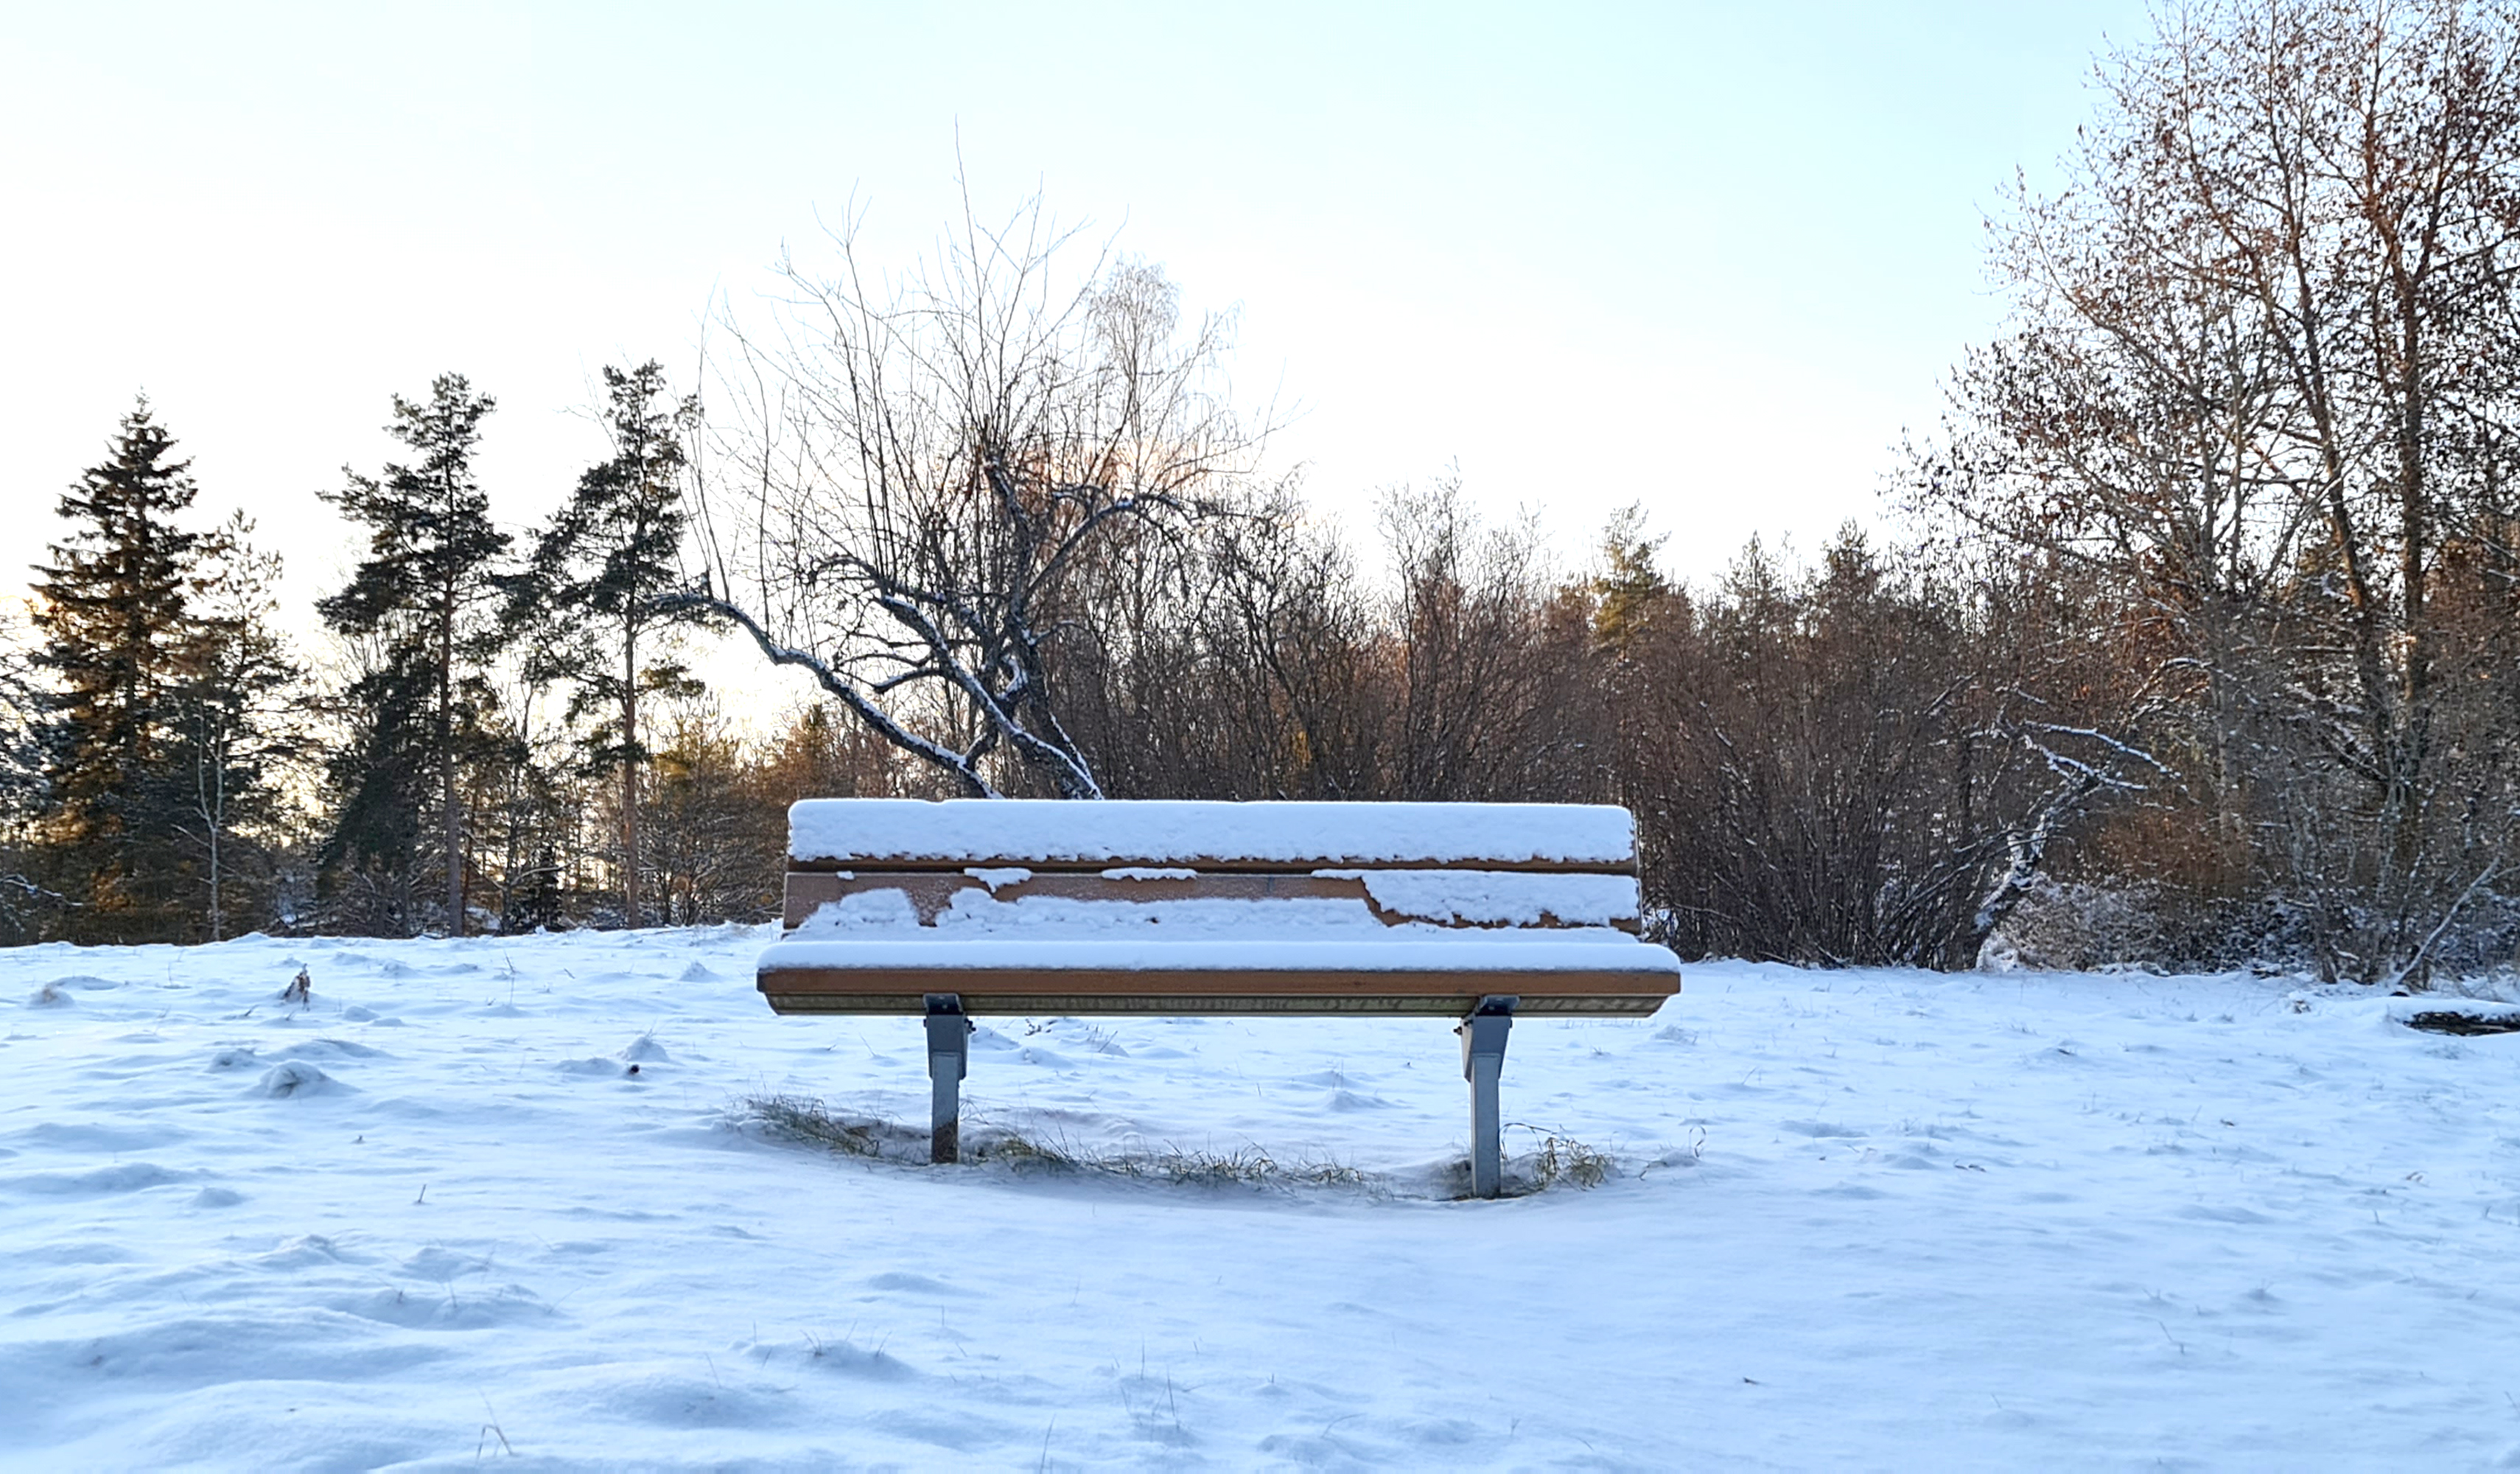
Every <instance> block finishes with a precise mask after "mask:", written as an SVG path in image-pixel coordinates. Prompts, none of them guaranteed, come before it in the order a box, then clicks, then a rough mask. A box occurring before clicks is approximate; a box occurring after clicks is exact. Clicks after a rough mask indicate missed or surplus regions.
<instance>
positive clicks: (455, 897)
mask: <svg viewBox="0 0 2520 1474" xmlns="http://www.w3.org/2000/svg"><path fill="white" fill-rule="evenodd" d="M495 403H496V401H494V400H492V399H491V398H490V396H488V395H487V394H476V393H474V392H472V385H471V384H470V383H468V382H466V380H465V379H464V377H463V376H462V375H460V374H441V375H439V376H438V377H437V379H436V380H435V381H434V382H433V383H431V384H430V386H429V397H428V399H427V402H425V403H414V402H412V401H410V400H408V399H405V398H403V397H402V396H400V395H398V394H397V395H396V396H395V397H394V401H393V421H392V423H390V424H389V425H387V426H386V427H385V430H386V433H387V434H389V435H391V436H392V437H393V438H395V439H397V440H400V441H401V442H402V443H403V444H405V445H407V446H409V447H411V449H412V450H413V451H414V452H416V453H417V455H418V462H417V464H415V465H409V466H405V465H397V464H388V465H387V466H386V467H385V468H384V474H383V475H382V477H375V478H371V477H366V476H361V475H359V474H358V473H356V472H353V471H350V470H348V468H346V467H345V468H343V474H344V475H345V476H346V477H347V478H348V482H347V484H345V485H344V486H343V487H342V488H341V489H340V490H338V491H333V492H328V493H326V494H325V499H326V500H328V501H330V502H332V503H333V504H334V505H335V506H337V507H339V508H340V509H341V512H342V514H343V515H344V516H346V517H348V518H349V519H350V520H351V521H353V522H357V523H361V524H364V525H365V526H366V527H367V528H368V529H369V540H368V546H369V556H368V558H367V561H365V562H363V563H361V564H360V565H359V567H358V570H357V572H356V573H354V574H353V575H352V576H351V577H350V582H349V584H348V586H346V587H344V588H343V589H341V590H340V591H339V592H338V593H336V594H333V595H331V596H330V597H328V598H325V599H323V600H322V601H320V602H319V603H318V604H317V605H316V610H317V612H318V613H319V614H321V615H322V616H323V618H324V622H326V623H327V624H328V625H330V626H331V627H332V628H333V629H334V630H335V631H336V632H337V633H339V634H342V635H345V636H348V637H351V638H353V639H374V640H375V641H377V642H378V645H377V648H376V650H375V652H374V654H375V656H376V657H377V658H376V659H375V660H373V661H372V662H371V664H370V668H369V669H368V670H366V671H365V672H364V673H363V674H362V675H361V676H360V678H359V679H358V680H357V681H356V682H355V683H353V685H352V686H351V688H350V690H349V692H348V693H347V695H348V697H349V700H350V702H351V704H352V705H353V706H354V707H355V708H357V709H358V710H359V711H360V713H361V715H362V721H361V730H360V731H358V732H357V733H356V735H355V740H354V743H353V745H352V746H351V747H350V748H348V749H346V750H345V751H344V753H343V754H341V755H340V757H339V758H338V759H337V761H336V762H335V764H334V772H335V775H336V778H337V780H342V781H343V783H344V788H343V794H344V797H343V804H342V808H341V812H340V816H339V818H338V820H337V823H336V826H335V833H334V840H333V844H332V846H331V847H330V848H331V850H332V852H333V853H334V854H335V855H336V857H341V856H364V857H366V858H368V859H371V860H379V859H382V860H384V861H386V862H388V863H391V864H397V865H399V866H401V867H402V869H401V875H402V878H403V883H404V884H406V885H407V884H408V872H409V868H410V866H411V865H412V864H413V862H414V861H415V859H416V851H417V849H418V845H417V840H418V835H419V830H420V817H419V813H418V809H419V807H420V806H421V805H422V804H423V803H424V802H426V801H425V800H424V798H423V794H424V793H425V792H426V791H427V790H428V789H432V788H433V789H434V791H435V792H434V796H433V797H434V799H435V803H436V808H437V812H436V815H435V818H436V831H437V833H436V840H437V845H438V850H439V858H440V862H441V863H442V864H443V866H444V870H445V876H444V878H445V886H446V890H445V898H446V899H445V905H446V926H447V929H448V931H449V932H450V933H451V934H453V935H455V936H462V935H463V933H464V930H465V901H464V881H465V874H464V871H465V811H464V803H463V790H462V781H461V780H462V769H463V766H464V763H465V760H466V759H467V758H468V756H470V755H471V754H472V751H473V750H474V749H477V748H478V747H480V746H482V745H483V744H484V743H485V742H486V741H488V740H489V739H488V738H487V737H486V735H485V734H484V732H483V731H482V724H481V720H480V717H481V712H482V708H483V707H484V705H486V703H487V699H488V698H487V679H486V676H485V675H484V673H483V668H484V666H485V665H486V664H487V663H488V661H489V660H491V659H492V658H493V657H494V656H495V655H496V654H497V652H498V649H499V647H500V645H501V644H502V643H503V637H502V635H501V633H500V631H499V628H498V623H497V621H496V619H495V615H496V612H497V611H496V600H497V598H498V596H499V590H500V587H501V582H500V579H501V572H500V561H501V559H502V558H503V557H504V556H505V554H506V553H507V550H508V544H509V537H508V534H507V533H505V532H502V531H500V530H497V529H496V528H494V527H492V526H491V524H490V505H489V499H488V498H487V497H486V496H484V495H483V494H482V491H481V488H480V486H479V484H477V483H476V482H475V481H474V479H473V470H472V456H473V452H474V449H475V447H476V446H477V445H478V443H479V441H480V426H481V421H482V419H483V417H485V416H487V415H488V414H489V413H490V411H491V410H492V409H493V408H494V407H495Z"/></svg>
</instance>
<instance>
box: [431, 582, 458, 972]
mask: <svg viewBox="0 0 2520 1474" xmlns="http://www.w3.org/2000/svg"><path fill="white" fill-rule="evenodd" d="M437 653H438V667H437V760H438V761H439V763H441V764H442V766H441V768H440V773H441V781H440V783H439V794H440V799H441V803H442V805H443V807H442V810H441V812H440V816H439V821H438V831H439V839H440V842H441V843H443V844H444V845H445V847H446V934H447V935H448V936H450V937H461V936H463V935H464V809H463V807H462V806H461V805H459V804H458V802H457V799H456V791H455V596H454V592H453V591H452V590H448V591H447V592H446V594H445V596H444V602H443V603H442V604H441V605H440V607H439V612H438V646H437Z"/></svg>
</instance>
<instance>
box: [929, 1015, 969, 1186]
mask: <svg viewBox="0 0 2520 1474" xmlns="http://www.w3.org/2000/svg"><path fill="white" fill-rule="evenodd" d="M970 1073H971V1021H970V1020H969V1019H967V1018H965V1017H964V1016H963V995H962V994H960V993H951V992H931V993H929V994H928V995H927V1079H928V1082H929V1085H930V1104H929V1109H928V1123H929V1124H928V1130H927V1160H928V1161H930V1162H959V1161H961V1160H962V1159H963V1077H964V1076H966V1075H968V1074H970Z"/></svg>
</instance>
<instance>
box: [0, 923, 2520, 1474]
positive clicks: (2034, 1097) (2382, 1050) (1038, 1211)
mask: <svg viewBox="0 0 2520 1474" xmlns="http://www.w3.org/2000/svg"><path fill="white" fill-rule="evenodd" d="M775 936H776V932H775V930H774V929H768V928H763V929H740V928H731V929H716V930H706V931H691V932H644V933H630V934H619V933H613V934H601V935H596V934H578V935H572V936H565V937H551V938H534V939H520V940H497V939H482V940H474V941H465V942H411V943H377V942H367V941H348V940H343V941H331V940H326V941H273V940H265V939H249V940H247V941H244V942H239V943H232V944H223V945H219V946H214V947H201V948H188V949H174V948H164V947H152V948H88V949H74V948H69V947H65V946H48V947H33V948H22V949H16V950H11V951H0V1388H5V1389H7V1390H6V1392H5V1393H0V1408H5V1409H6V1410H5V1411H0V1460H6V1461H10V1462H16V1463H21V1464H26V1465H47V1466H57V1467H90V1468H137V1467H166V1466H175V1465H186V1464H190V1465H198V1466H212V1467H246V1466H253V1467H272V1468H353V1467H376V1466H393V1467H435V1466H471V1465H472V1464H474V1463H475V1461H476V1460H479V1461H484V1462H487V1461H503V1462H504V1461H510V1459H509V1455H510V1454H511V1453H513V1454H514V1455H516V1456H517V1459H519V1460H522V1461H523V1462H525V1463H528V1464H539V1465H541V1466H544V1467H579V1466H589V1465H620V1464H633V1465H639V1466H646V1467H679V1466H707V1467H808V1466H811V1467H856V1466H894V1467H904V1468H939V1467H970V1466H978V1467H1023V1468H1037V1467H1044V1466H1047V1467H1054V1468H1056V1467H1082V1466H1088V1465H1117V1466H1124V1467H1125V1466H1139V1465H1158V1466H1188V1465H1208V1466H1217V1467H1248V1466H1264V1467H1265V1466H1326V1467H1355V1466H1364V1465H1401V1466H1419V1467H1424V1466H1437V1465H1440V1466H1448V1467H1449V1466H1461V1465H1506V1466H1516V1467H1520V1466H1554V1465H1573V1466H1579V1467H1636V1468H1667V1467H1686V1466H1707V1465H1717V1466H1743V1467H1781V1468H1800V1467H1816V1466H1858V1467H1922V1466H1931V1467H1942V1468H2022V1467H2088V1468H2118V1467H2146V1468H2151V1467H2162V1466H2167V1467H2173V1468H2178V1467H2196V1468H2210V1467H2229V1466H2234V1465H2239V1466H2257V1467H2281V1466H2291V1467H2305V1466H2316V1467H2321V1468H2411V1467H2425V1468H2458V1467H2485V1466H2495V1465H2497V1464H2500V1465H2504V1466H2520V1360H2515V1358H2514V1356H2513V1353H2514V1351H2515V1350H2520V1270H2515V1268H2514V1264H2515V1250H2520V1036H2508V1037H2486V1038H2473V1039H2450V1038H2444V1037H2441V1036H2432V1035H2426V1034H2420V1033H2416V1032H2414V1031H2411V1030H2408V1029H2406V1028H2404V1027H2403V1026H2402V1025H2400V1024H2399V1023H2397V1022H2395V1020H2396V1019H2397V1018H2400V1017H2403V1016H2405V1015H2408V1014H2410V1013H2412V1012H2414V1011H2416V1010H2417V1009H2418V1008H2432V1007H2438V1006H2440V1003H2439V1001H2438V1000H2431V999H2424V1000H2417V999H2386V998H2376V997H2372V996H2369V995H2367V994H2363V993H2356V992H2351V991H2342V990H2340V991H2332V992H2331V991H2317V990H2300V989H2299V987H2298V985H2297V984H2294V983H2289V982H2282V981H2272V982H2271V981H2260V980H2254V979H2249V978H2177V979H2160V978H2148V977H2082V976H2037V975H2003V976H1982V975H1972V976H1959V977H1934V976H1929V975H1922V974H1913V973H1895V972H1840V973H1812V972H1801V971H1796V970H1792V969H1786V968H1776V967H1758V966H1749V965H1739V964H1729V965H1712V964H1710V965H1706V966H1700V967H1695V968H1692V969H1690V971H1689V976H1688V991H1687V992H1685V993H1684V994H1682V995H1681V996H1680V997H1679V998H1677V999H1675V1000H1674V1001H1673V1002H1672V1003H1671V1004H1669V1005H1667V1006H1666V1007H1665V1008H1664V1010H1663V1011H1662V1013H1661V1014H1660V1015H1659V1016H1657V1017H1656V1018H1655V1019H1653V1020H1651V1021H1647V1022H1643V1023H1635V1022H1625V1021H1575V1020H1530V1021H1526V1022H1525V1023H1523V1024H1521V1025H1520V1026H1518V1027H1517V1028H1516V1029H1515V1030H1514V1031H1513V1038H1512V1044H1511V1047H1510V1049H1509V1051H1508V1055H1507V1062H1506V1073H1505V1109H1506V1116H1507V1119H1508V1121H1509V1122H1521V1123H1529V1124H1531V1125H1533V1126H1535V1127H1539V1128H1543V1129H1548V1130H1553V1131H1557V1132H1561V1133H1563V1134H1564V1135H1565V1136H1568V1137H1572V1138H1575V1139H1578V1140H1581V1141H1583V1142H1586V1143H1589V1144H1590V1145H1592V1146H1593V1147H1596V1148H1599V1149H1602V1150H1605V1151H1608V1152H1609V1153H1611V1154H1612V1156H1613V1157H1614V1158H1615V1160H1616V1163H1617V1174H1616V1175H1615V1176H1614V1177H1613V1179H1612V1180H1611V1181H1609V1182H1608V1183H1607V1184H1605V1185H1603V1186H1601V1187H1599V1188H1597V1189H1594V1190H1591V1191H1584V1190H1579V1189H1577V1188H1575V1187H1572V1186H1569V1185H1566V1184H1563V1183H1560V1184H1558V1185H1555V1186H1553V1187H1551V1188H1549V1189H1548V1190H1546V1191H1540V1192H1534V1193H1531V1194H1529V1195H1526V1196H1522V1197H1519V1198H1514V1199H1509V1200H1508V1201H1505V1202H1500V1203H1468V1202H1456V1201H1451V1200H1449V1199H1448V1198H1447V1197H1446V1196H1445V1192H1446V1184H1447V1183H1448V1182H1449V1180H1450V1176H1451V1174H1452V1172H1453V1171H1454V1169H1455V1165H1456V1163H1457V1161H1458V1159H1459V1157H1460V1155H1461V1153H1462V1151H1463V1138H1464V1135H1465V1132H1466V1128H1467V1119H1466V1117H1467V1102H1466V1090H1465V1087H1464V1086H1463V1083H1462V1080H1461V1073H1460V1065H1459V1053H1458V1046H1457V1045H1456V1043H1455V1041H1454V1039H1453V1037H1452V1036H1451V1034H1450V1032H1449V1029H1448V1027H1447V1025H1445V1024H1444V1023H1442V1022H1440V1021H1431V1020H1428V1021H1418V1020H1341V1019H1321V1020H1280V1019H1208V1020H1094V1021H1083V1020H1078V1021H1032V1022H1031V1023H1027V1022H1025V1021H1013V1020H988V1021H984V1027H983V1032H982V1033H981V1034H980V1035H979V1036H977V1037H976V1038H975V1040H974V1045H975V1047H974V1050H973V1056H972V1062H971V1076H970V1079H969V1080H968V1081H967V1082H966V1091H967V1095H966V1098H967V1101H968V1102H969V1103H970V1109H971V1110H972V1111H973V1113H974V1117H975V1119H976V1121H977V1123H978V1125H979V1126H981V1127H984V1128H995V1129H1000V1130H1012V1131H1016V1132H1020V1133H1023V1134H1025V1135H1027V1136H1029V1137H1032V1138H1035V1139H1040V1140H1045V1141H1051V1142H1055V1143H1058V1144H1062V1145H1064V1146H1066V1147H1068V1148H1070V1149H1072V1150H1074V1151H1077V1152H1080V1153H1086V1154H1091V1153H1095V1152H1109V1151H1127V1150H1145V1151H1159V1150H1161V1149H1164V1148H1166V1147H1180V1148H1184V1149H1189V1150H1203V1151H1213V1152H1218V1153H1231V1152H1234V1151H1237V1150H1238V1149H1242V1148H1246V1147H1250V1146H1252V1145H1255V1144H1256V1145H1257V1146H1259V1147H1260V1148H1262V1149H1264V1150H1265V1151H1266V1152H1267V1153H1268V1154H1269V1155H1271V1156H1273V1157H1275V1158H1276V1159H1278V1160H1280V1161H1282V1162H1307V1161H1311V1162H1322V1161H1329V1162H1337V1163H1341V1164H1346V1165H1351V1166H1353V1167H1355V1168H1357V1169H1359V1170H1360V1171H1362V1172H1363V1173H1365V1174H1366V1175H1368V1177H1369V1179H1370V1185H1369V1186H1367V1187H1365V1188H1356V1187H1291V1188H1290V1187H1246V1186H1225V1187H1198V1186H1174V1185H1168V1184H1164V1183H1161V1182H1147V1181H1127V1180H1110V1179H1105V1178H1102V1177H1100V1176H1096V1175H1058V1174H1044V1173H1024V1172H1018V1171H1015V1170H1013V1169H1012V1168H1009V1167H1005V1166H990V1165H986V1164H982V1165H975V1166H967V1167H961V1168H948V1169H927V1168H923V1167H904V1166H899V1165H895V1164H892V1163H886V1162H870V1161H866V1160H862V1159H858V1158H852V1157H846V1156H841V1155H837V1154H833V1153H830V1152H827V1151H824V1150H821V1149H818V1148H812V1147H808V1146H803V1145H799V1144H796V1143H794V1142H791V1141H787V1140H785V1139H781V1138H779V1137H777V1136H775V1135H774V1134H771V1133H769V1132H766V1131H764V1130H763V1129H760V1128H759V1126H758V1125H754V1126H751V1127H738V1126H735V1125H730V1123H729V1116H730V1108H731V1107H732V1106H734V1105H735V1103H736V1102H738V1101H740V1100H741V1099H742V1098H744V1097H747V1096H755V1095H762V1094H770V1093H793V1094H803V1095H813V1096H819V1097H821V1098H822V1099H824V1100H825V1101H827V1102H828V1103H829V1104H830V1105H831V1107H832V1109H833V1110H834V1111H838V1112H857V1113H864V1114H867V1115H873V1116H878V1117H882V1118H886V1119H888V1120H890V1121H893V1122H896V1123H901V1124H905V1125H908V1126H912V1127H914V1128H915V1127H922V1126H923V1123H924V1117H925V1104H926V1080H925V1077H924V1073H923V1057H922V1051H923V1037H922V1032H921V1027H920V1025H919V1023H918V1021H916V1020H913V1019H908V1018H903V1019H786V1020H782V1019H777V1018H774V1017H773V1016H771V1015H770V1013H769V1012H768V1010H767V1009H766V1007H764V1006H763V1004H762V1003H761V1001H760V999H759V997H758V995H757V994H756V993H755V992H754V991H753V990H752V967H753V960H754V958H755V956H756V955H757V954H758V952H759V951H760V949H761V947H762V946H763V945H764V944H766V943H768V942H769V941H770V940H772V939H773V938H774V937H775ZM301 966H303V967H305V968H307V969H308V970H309V972H310V975H311V978H312V982H313V988H314V997H313V1001H312V1003H311V1005H310V1006H307V1007H304V1008H299V1007H295V1006H293V1005H289V1004H285V1003H283V1002H281V1001H280V998H279V994H280V992H281V990H282V989H283V987H285V986H286V984H287V983H288V981H289V980H290V979H291V978H292V977H293V976H294V975H295V974H296V971H297V969H298V968H299V967H301ZM634 1064H635V1065H636V1066H637V1067H638V1073H637V1074H636V1075H633V1074H631V1073H630V1069H631V1066H632V1065H634ZM1538 1140H1539V1135H1538V1133H1537V1132H1534V1131H1529V1130H1509V1131H1508V1151H1514V1150H1521V1151H1523V1152H1524V1153H1525V1154H1526V1157H1525V1160H1524V1163H1523V1167H1524V1170H1525V1171H1526V1172H1528V1171H1529V1169H1530V1167H1531V1163H1530V1161H1529V1158H1528V1153H1529V1152H1530V1151H1531V1149H1532V1148H1533V1147H1534V1146H1536V1145H1537V1143H1538Z"/></svg>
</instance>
